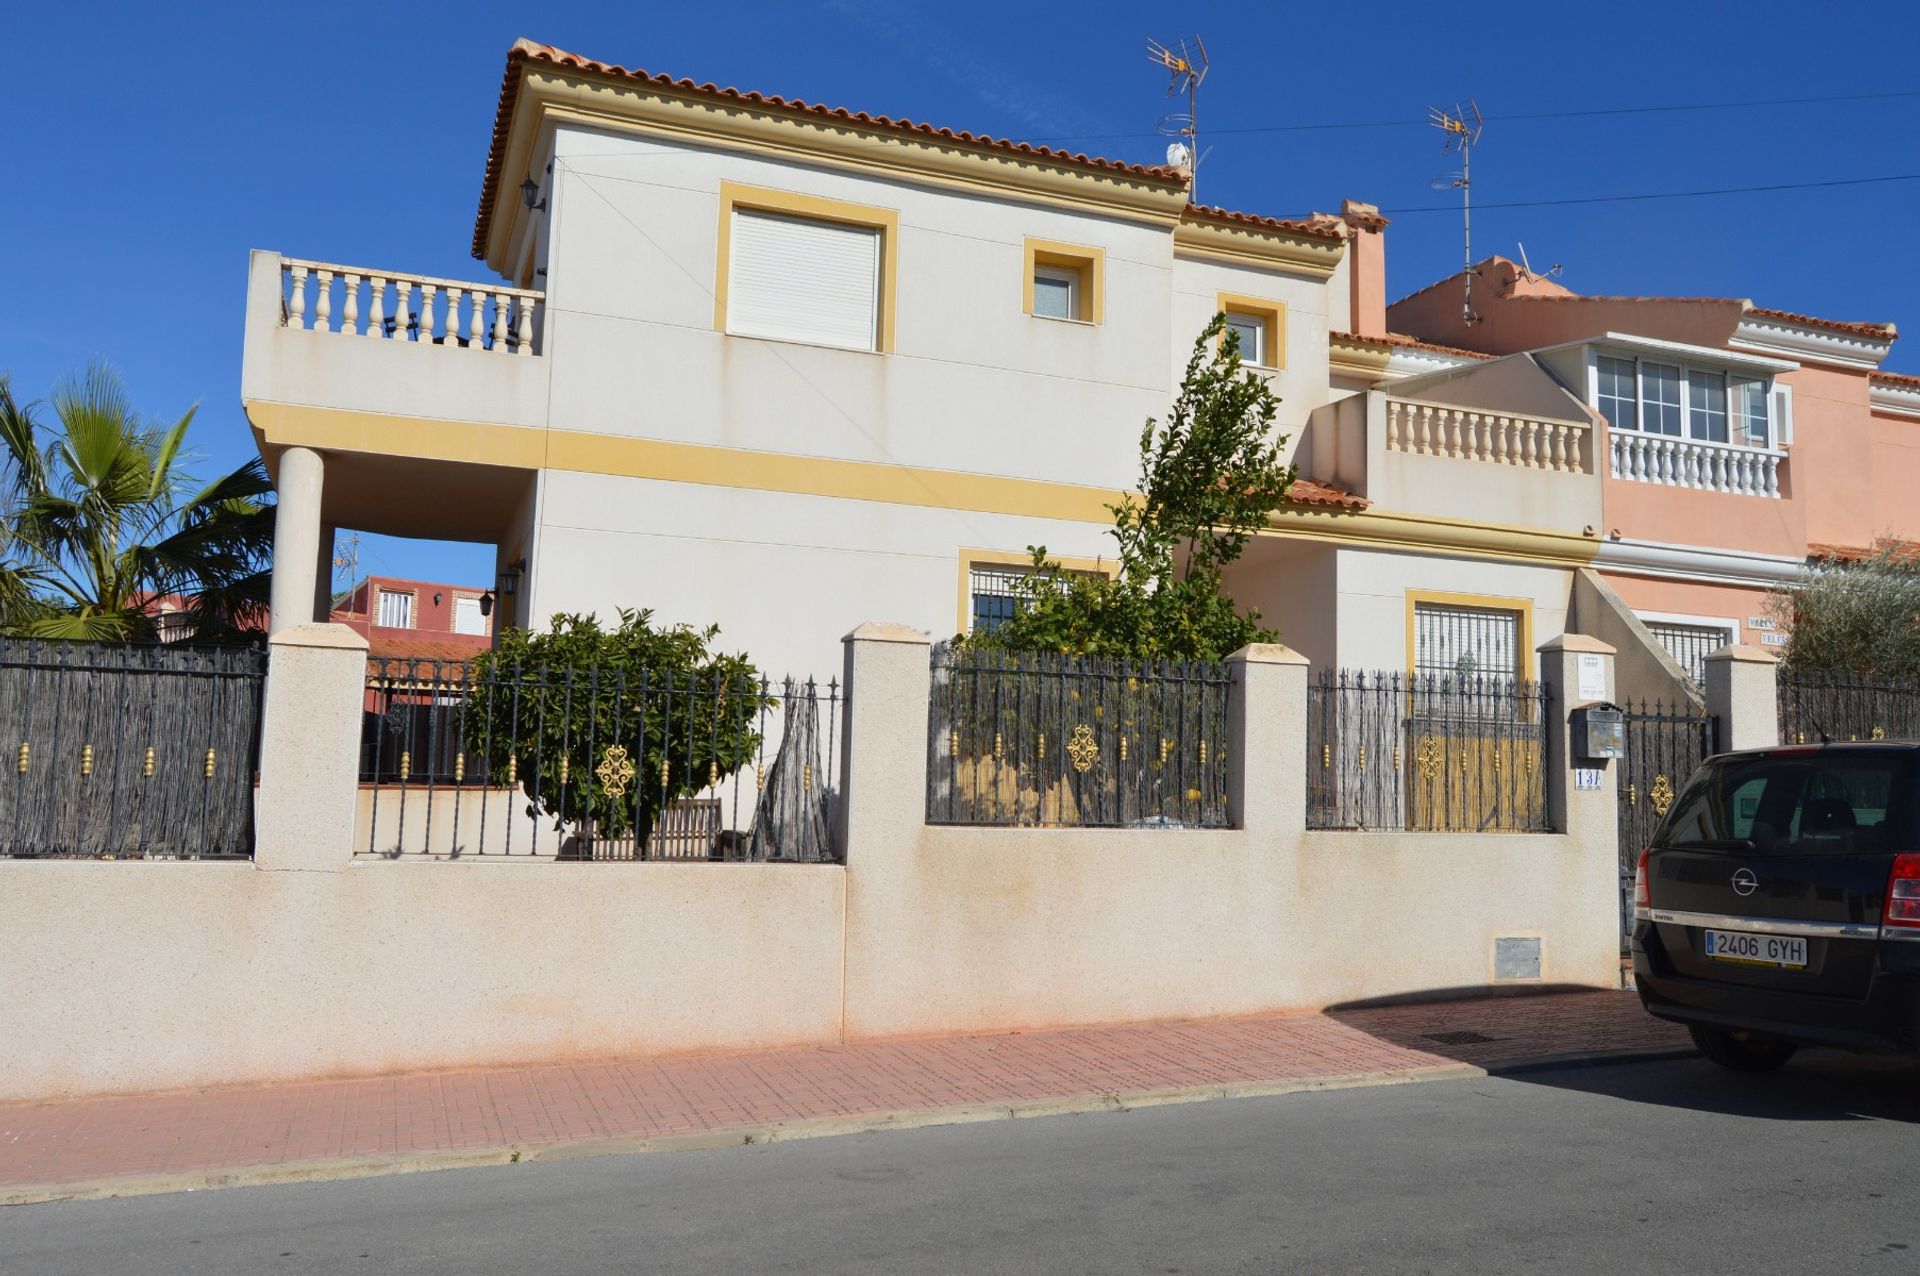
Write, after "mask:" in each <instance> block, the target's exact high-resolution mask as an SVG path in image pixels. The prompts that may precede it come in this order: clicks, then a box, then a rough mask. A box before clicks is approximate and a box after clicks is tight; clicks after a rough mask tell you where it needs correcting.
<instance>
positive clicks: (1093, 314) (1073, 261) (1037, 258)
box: [1020, 239, 1107, 324]
mask: <svg viewBox="0 0 1920 1276" xmlns="http://www.w3.org/2000/svg"><path fill="white" fill-rule="evenodd" d="M1041 266H1051V267H1052V268H1053V269H1055V270H1071V271H1073V272H1074V273H1075V274H1077V275H1079V276H1080V287H1079V289H1078V290H1077V291H1076V293H1075V296H1076V297H1077V299H1078V304H1079V313H1078V314H1076V315H1075V316H1074V318H1076V319H1078V320H1079V321H1080V322H1081V323H1094V324H1098V323H1105V322H1106V321H1107V284H1106V276H1107V253H1106V250H1105V249H1103V248H1093V247H1090V246H1088V245H1084V244H1063V243H1060V242H1058V241H1057V240H1052V239H1029V240H1027V247H1026V253H1025V260H1024V262H1023V264H1022V267H1021V272H1020V287H1021V309H1023V310H1025V311H1026V312H1027V313H1028V314H1033V272H1034V271H1035V270H1036V269H1038V268H1039V267H1041ZM1040 317H1044V316H1040Z"/></svg>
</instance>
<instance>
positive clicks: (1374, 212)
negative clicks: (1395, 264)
mask: <svg viewBox="0 0 1920 1276" xmlns="http://www.w3.org/2000/svg"><path fill="white" fill-rule="evenodd" d="M1340 220H1341V221H1343V222H1345V223H1346V224H1347V229H1348V231H1349V232H1350V236H1349V241H1348V244H1347V286H1348V288H1349V289H1350V290H1351V291H1350V309H1349V315H1350V318H1349V322H1350V323H1351V325H1352V328H1353V331H1354V333H1355V335H1357V336H1362V337H1384V336H1386V335H1387V239H1386V236H1385V235H1383V234H1382V233H1381V232H1382V231H1384V230H1386V228H1387V219H1386V218H1384V217H1382V216H1381V215H1380V210H1379V209H1378V208H1377V207H1375V206H1374V205H1372V204H1363V203H1361V202H1360V201H1359V200H1357V199H1349V200H1345V201H1343V202H1342V203H1341V205H1340Z"/></svg>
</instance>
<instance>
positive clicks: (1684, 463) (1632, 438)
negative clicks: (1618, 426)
mask: <svg viewBox="0 0 1920 1276" xmlns="http://www.w3.org/2000/svg"><path fill="white" fill-rule="evenodd" d="M1786 459H1787V454H1786V453H1785V452H1783V451H1781V450H1780V449H1778V448H1769V447H1751V446H1745V445H1741V444H1737V443H1715V442H1711V441H1708V440H1706V439H1689V438H1680V437H1676V436H1674V435H1668V434H1648V433H1645V432H1643V431H1640V430H1612V429H1610V430H1609V431H1608V432H1607V474H1608V476H1609V477H1610V478H1615V479H1623V480H1626V481H1628V482H1633V483H1654V484H1658V485H1660V486H1663V487H1685V488H1693V489H1695V490H1697V491H1705V492H1725V493H1729V494H1731V495H1734V496H1764V497H1771V498H1773V499H1776V500H1777V499H1779V497H1780V479H1781V468H1782V466H1784V465H1785V464H1786Z"/></svg>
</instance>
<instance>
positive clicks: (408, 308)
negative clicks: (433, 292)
mask: <svg viewBox="0 0 1920 1276" xmlns="http://www.w3.org/2000/svg"><path fill="white" fill-rule="evenodd" d="M412 297H413V280H411V279H398V278H396V279H395V280H394V281H393V338H394V340H395V341H405V340H406V339H407V329H408V328H409V327H411V326H412V324H413V307H412V304H411V299H412Z"/></svg>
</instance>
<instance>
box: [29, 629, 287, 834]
mask: <svg viewBox="0 0 1920 1276" xmlns="http://www.w3.org/2000/svg"><path fill="white" fill-rule="evenodd" d="M266 671H267V653H266V652H265V651H263V650H260V649H259V648H257V647H215V648H208V647H194V646H189V645H187V644H184V643H153V644H122V643H93V642H54V641H35V640H29V639H19V638H0V749H3V750H5V751H6V754H7V756H6V762H7V763H8V764H9V765H8V767H7V770H8V771H10V772H11V774H4V775H0V857H8V858H14V859H28V858H79V859H245V858H248V857H249V856H251V855H252V854H253V780H254V771H255V767H256V765H257V763H258V760H259V744H260V706H261V695H262V691H263V689H264V686H265V679H266Z"/></svg>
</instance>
